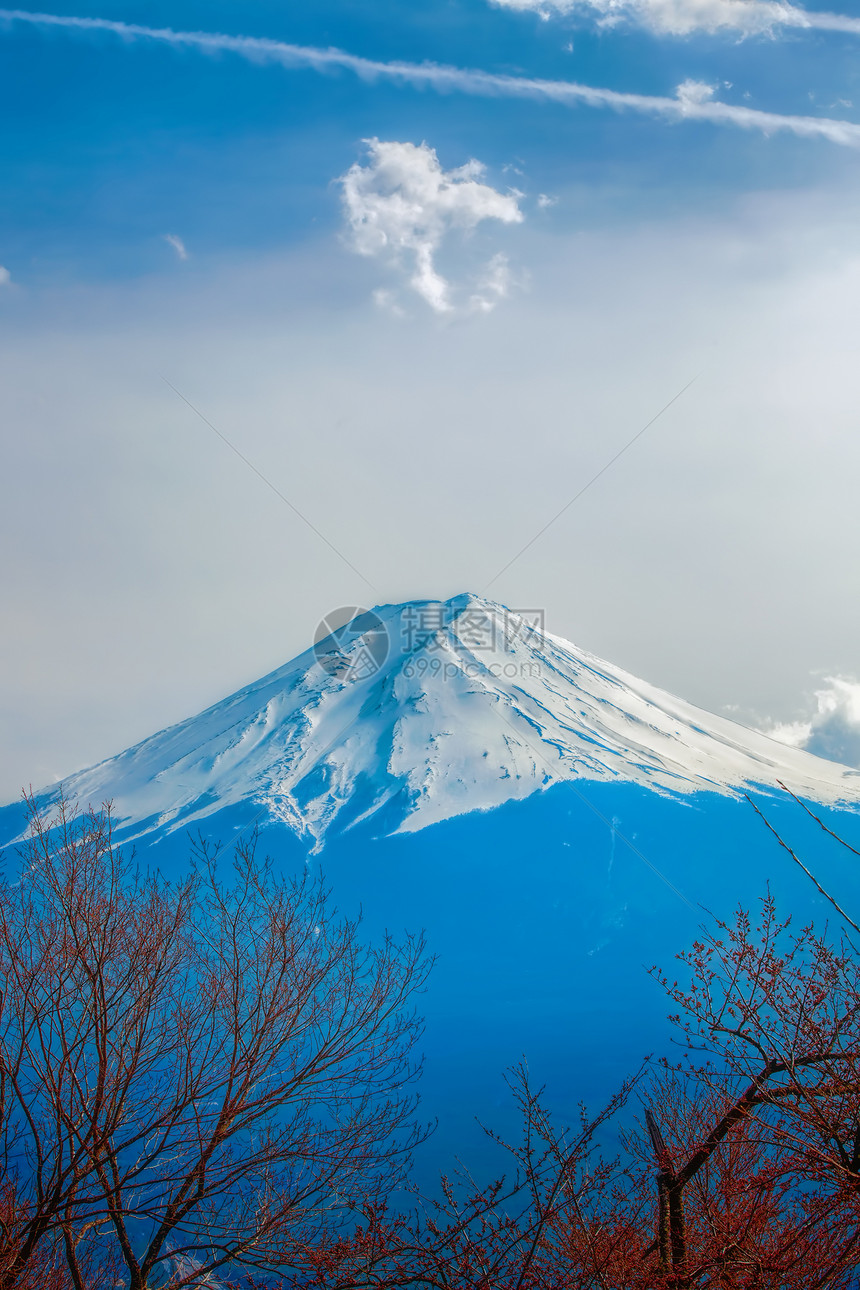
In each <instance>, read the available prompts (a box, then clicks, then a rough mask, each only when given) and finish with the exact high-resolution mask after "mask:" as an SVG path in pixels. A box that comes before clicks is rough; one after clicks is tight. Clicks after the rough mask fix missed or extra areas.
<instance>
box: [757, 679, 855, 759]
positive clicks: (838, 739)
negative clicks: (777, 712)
mask: <svg viewBox="0 0 860 1290" xmlns="http://www.w3.org/2000/svg"><path fill="white" fill-rule="evenodd" d="M814 697H815V711H814V712H813V713H812V715H811V716H810V717H809V718H808V720H806V721H791V722H786V723H784V724H782V725H777V726H773V727H771V729H770V730H768V731H767V733H768V734H769V735H770V736H771V737H772V738H774V739H778V740H779V741H780V742H781V743H785V744H791V745H792V746H793V747H795V748H803V749H805V750H806V752H811V753H815V754H816V756H818V757H826V758H827V759H828V760H829V761H838V762H842V764H843V765H845V766H858V767H860V682H858V681H855V680H854V679H853V678H851V677H845V676H828V677H825V680H824V686H823V688H822V689H820V690H816V692H815V696H814Z"/></svg>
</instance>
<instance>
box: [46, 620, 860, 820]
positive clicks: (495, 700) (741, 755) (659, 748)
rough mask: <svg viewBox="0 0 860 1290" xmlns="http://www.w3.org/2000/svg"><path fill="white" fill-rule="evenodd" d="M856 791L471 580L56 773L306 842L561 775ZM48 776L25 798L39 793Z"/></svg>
mask: <svg viewBox="0 0 860 1290" xmlns="http://www.w3.org/2000/svg"><path fill="white" fill-rule="evenodd" d="M575 779H585V780H615V781H626V782H633V783H639V784H643V785H647V786H649V787H651V788H652V789H654V790H656V791H657V792H660V793H664V794H673V795H687V794H690V793H693V792H697V791H701V790H710V791H715V792H719V793H735V792H737V791H739V790H743V789H744V788H746V787H755V786H760V787H763V788H765V789H767V788H773V787H775V786H776V782H777V780H782V781H783V782H784V783H785V784H787V785H788V787H789V788H791V789H792V790H793V791H794V792H796V793H798V794H800V795H802V796H804V797H806V798H811V799H814V800H818V801H822V802H831V803H836V802H852V803H855V802H858V801H860V772H858V771H856V770H851V769H849V768H847V767H842V766H838V765H836V764H835V763H831V762H827V761H823V760H821V759H819V758H816V757H813V756H811V755H809V754H807V753H803V752H799V751H797V750H795V749H791V748H787V747H784V746H782V745H781V744H778V743H776V742H775V741H773V740H772V739H769V738H768V737H767V736H765V735H762V734H757V733H755V732H753V731H750V730H748V729H746V728H745V727H742V726H739V725H737V724H736V723H734V722H732V721H728V720H725V719H723V718H720V717H716V716H712V715H710V714H708V713H706V712H703V711H701V710H700V709H698V708H695V707H693V706H692V705H691V704H688V703H685V702H684V701H683V700H681V699H677V698H675V697H673V696H672V695H670V694H667V693H666V692H664V691H662V690H659V689H657V688H656V687H655V686H651V685H648V684H647V683H646V682H644V681H640V680H638V679H637V678H636V677H634V676H631V675H629V674H628V673H627V672H624V671H622V670H621V669H620V668H617V667H614V666H612V665H611V664H609V663H605V662H603V661H602V660H601V659H599V658H597V657H595V656H594V655H592V654H588V653H586V652H585V651H584V650H580V649H578V648H576V647H575V646H573V645H571V644H569V643H568V642H566V641H563V640H561V639H559V638H558V637H555V636H551V635H549V634H546V633H542V632H540V631H539V630H536V629H534V628H532V627H530V626H529V625H528V624H527V623H526V622H525V621H524V620H523V619H522V618H519V617H517V616H516V615H512V614H511V613H510V612H509V611H508V610H506V609H504V608H503V607H502V606H500V605H496V604H493V603H492V602H489V601H485V600H481V599H480V598H478V597H476V596H471V595H462V596H457V597H454V598H453V599H452V600H449V601H447V602H432V601H420V602H413V603H411V604H407V605H396V606H385V607H383V608H380V609H378V610H376V611H374V613H372V614H365V615H364V616H363V617H362V618H357V619H355V620H354V621H353V622H352V623H351V624H350V627H349V629H348V630H347V631H346V632H345V633H344V634H342V635H341V636H339V637H338V638H335V637H330V638H328V639H327V640H326V641H323V642H322V644H321V645H318V646H317V647H316V650H308V651H307V652H306V653H304V654H302V655H300V656H299V657H298V658H297V659H295V660H294V661H293V662H292V663H289V664H287V665H286V666H285V667H283V668H280V669H278V670H277V671H276V672H272V673H271V674H270V675H269V676H267V677H264V678H263V679H262V680H260V681H257V682H255V683H254V684H253V685H250V686H248V687H246V688H245V689H243V690H240V691H239V692H238V693H237V694H234V695H231V696H230V697H229V698H227V699H224V700H223V702H221V703H218V704H216V705H215V706H214V707H211V708H209V709H208V710H207V711H206V712H203V713H201V714H200V715H199V716H196V717H192V718H191V719H190V720H188V721H184V722H182V723H181V724H180V725H177V726H173V727H171V728H170V729H168V730H165V731H163V732H162V733H160V734H157V735H154V736H152V737H151V738H149V739H146V740H144V741H143V743H140V744H138V745H137V746H136V747H134V748H131V749H129V750H128V751H126V752H123V753H121V754H119V756H117V757H113V758H111V759H109V760H108V761H105V762H102V763H101V764H100V765H98V766H95V767H93V768H92V769H89V770H85V771H82V772H80V773H78V774H75V775H72V776H70V777H69V778H67V779H66V780H65V781H64V782H63V783H62V785H60V786H58V788H62V789H63V791H64V792H65V794H66V796H67V797H69V798H72V799H76V800H78V801H79V802H81V803H82V804H86V803H92V804H94V805H99V804H101V802H102V801H105V800H107V799H112V800H113V803H114V812H115V817H116V819H117V822H118V823H119V824H120V825H122V826H124V827H125V828H126V829H128V830H129V831H130V833H131V834H132V835H136V834H140V833H146V832H150V831H151V830H153V829H159V830H166V831H171V830H173V829H175V828H179V827H183V828H184V827H186V826H188V825H189V824H190V823H192V822H193V821H199V820H201V819H203V818H204V817H206V816H207V815H209V814H211V813H213V812H215V811H217V810H220V809H221V808H223V807H225V806H230V805H234V804H236V803H239V802H250V803H252V804H253V805H254V806H255V807H257V808H259V811H260V813H261V815H264V816H266V817H267V818H268V819H275V820H281V821H283V822H284V823H285V824H287V825H288V826H289V827H290V828H291V829H293V830H294V831H296V832H297V833H299V834H300V835H302V836H303V837H305V838H307V839H308V840H309V841H311V842H313V843H314V844H316V845H321V844H322V841H323V840H324V838H325V836H326V833H327V831H329V830H330V829H332V828H333V827H336V828H337V829H338V830H340V829H342V828H344V827H348V826H349V825H351V824H353V823H356V822H357V821H358V820H360V819H365V818H368V817H373V816H375V815H377V813H379V812H381V811H384V815H380V817H379V820H378V823H379V824H380V825H382V826H383V827H384V828H385V830H386V831H389V832H390V831H393V830H401V831H408V830H414V829H420V828H422V827H424V826H425V825H428V824H431V823H434V822H436V821H439V820H444V819H448V818H450V817H452V816H455V815H460V814H462V813H464V812H467V811H474V810H486V809H489V808H492V807H494V806H497V805H499V804H501V803H503V802H506V801H508V800H510V799H512V798H523V797H526V796H528V795H529V794H531V793H534V792H536V791H538V790H540V789H543V788H545V787H547V786H548V785H550V784H553V783H556V782H559V781H563V780H575ZM57 791H58V790H57V789H54V790H51V791H50V792H49V793H46V794H44V795H42V796H43V798H50V797H53V796H55V794H56V792H57Z"/></svg>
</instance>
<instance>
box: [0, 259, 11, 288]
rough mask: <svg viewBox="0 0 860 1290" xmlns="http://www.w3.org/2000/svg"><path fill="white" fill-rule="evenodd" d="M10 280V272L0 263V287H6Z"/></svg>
mask: <svg viewBox="0 0 860 1290" xmlns="http://www.w3.org/2000/svg"><path fill="white" fill-rule="evenodd" d="M11 281H12V274H11V273H10V272H9V270H8V269H6V268H4V266H3V265H2V264H0V287H8V286H9V284H10V283H11Z"/></svg>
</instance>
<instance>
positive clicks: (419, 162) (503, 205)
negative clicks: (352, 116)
mask: <svg viewBox="0 0 860 1290" xmlns="http://www.w3.org/2000/svg"><path fill="white" fill-rule="evenodd" d="M365 142H366V143H367V146H368V150H369V153H370V160H369V163H368V164H367V165H365V166H362V165H360V164H359V163H358V162H356V164H355V165H354V166H351V167H350V169H349V170H348V171H347V173H346V174H345V175H342V176H341V179H340V183H341V185H342V187H343V204H344V213H345V216H346V221H347V224H348V226H349V231H350V237H351V241H352V245H353V247H354V249H355V250H356V251H357V252H358V253H359V254H360V255H367V256H374V257H377V258H379V259H382V260H384V261H386V262H387V263H389V264H391V265H394V266H396V267H397V268H398V269H400V270H405V272H406V274H407V277H408V282H409V286H410V287H411V288H412V289H413V291H415V292H417V293H418V295H419V296H421V297H422V299H423V300H425V301H426V302H427V304H428V305H429V306H430V308H431V309H433V310H435V312H436V313H440V314H442V313H450V312H452V311H453V310H454V308H455V303H454V298H453V297H454V291H453V288H452V284H451V283H450V282H449V281H448V279H447V278H445V277H443V276H442V274H441V273H440V272H439V270H438V268H437V265H436V259H437V254H438V251H439V249H440V247H441V245H442V243H443V241H444V239H445V238H446V237H447V236H448V235H449V234H450V233H452V232H454V231H455V230H460V231H462V232H470V231H471V230H473V229H475V228H476V227H477V226H478V224H480V223H481V222H482V221H483V220H487V219H495V220H501V221H502V223H505V224H519V223H521V222H522V220H523V214H522V211H521V210H520V208H519V205H518V202H517V196H516V195H515V194H513V193H501V192H499V191H498V190H497V189H495V188H492V187H491V186H490V185H489V184H486V183H483V182H482V180H483V176H484V173H485V171H484V167H483V166H482V165H481V163H480V162H478V161H469V162H467V163H466V165H465V166H460V167H459V168H458V169H456V170H448V171H446V170H443V169H442V166H441V164H440V161H439V158H438V157H437V155H436V152H435V150H434V149H433V148H430V147H428V145H427V144H426V143H421V144H414V143H396V142H383V141H381V140H379V139H368V140H365ZM509 286H510V274H509V270H508V264H507V260H506V259H505V257H504V256H501V255H497V256H494V258H493V259H492V260H491V261H490V264H489V265H488V266H487V268H486V271H485V273H484V275H483V276H482V278H481V280H480V281H479V283H478V286H477V290H476V292H475V293H474V294H473V295H472V298H471V307H472V308H473V309H478V310H481V311H484V312H486V311H488V310H489V309H492V308H493V306H494V305H495V304H496V303H497V302H498V301H499V300H501V299H502V298H503V297H504V296H506V295H507V294H508V290H509ZM380 296H381V299H380ZM376 299H377V302H378V303H382V304H388V305H390V303H391V299H390V295H389V293H379V292H377V293H376Z"/></svg>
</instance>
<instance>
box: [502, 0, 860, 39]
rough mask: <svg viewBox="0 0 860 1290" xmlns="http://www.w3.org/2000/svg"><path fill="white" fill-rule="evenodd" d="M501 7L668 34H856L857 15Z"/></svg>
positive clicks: (631, 0) (626, 0)
mask: <svg viewBox="0 0 860 1290" xmlns="http://www.w3.org/2000/svg"><path fill="white" fill-rule="evenodd" d="M491 3H493V4H495V5H497V6H498V7H500V8H503V9H521V10H526V9H530V10H533V11H534V12H535V13H538V14H539V15H540V16H541V17H542V18H549V17H551V16H552V14H553V13H560V14H583V15H590V16H593V17H596V18H597V20H598V22H599V23H600V24H601V25H603V26H610V25H614V24H616V23H621V22H633V23H635V24H637V25H638V26H641V27H647V28H649V29H650V30H651V31H655V32H659V33H661V34H663V35H670V36H689V35H691V34H692V33H693V32H708V33H711V34H713V33H714V32H718V31H726V32H735V33H737V34H739V35H741V36H757V35H761V34H763V33H767V34H773V33H774V32H776V31H777V30H779V29H780V28H783V27H795V28H797V27H801V28H803V27H806V28H817V29H819V30H822V29H823V30H827V31H843V32H854V33H857V34H860V18H855V17H850V16H845V15H842V14H834V13H814V12H808V11H807V10H805V9H801V8H799V7H798V6H796V5H792V4H783V3H780V0H491Z"/></svg>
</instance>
